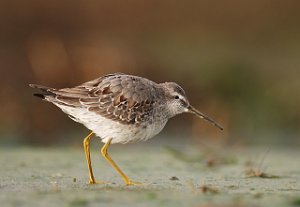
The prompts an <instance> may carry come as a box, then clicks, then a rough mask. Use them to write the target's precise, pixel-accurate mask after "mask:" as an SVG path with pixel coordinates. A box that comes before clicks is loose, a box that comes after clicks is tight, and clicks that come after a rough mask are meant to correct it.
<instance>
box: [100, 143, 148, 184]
mask: <svg viewBox="0 0 300 207" xmlns="http://www.w3.org/2000/svg"><path fill="white" fill-rule="evenodd" d="M111 140H112V139H109V140H108V142H107V143H105V144H104V146H103V147H102V148H101V154H102V156H103V157H104V158H105V159H106V160H107V162H108V163H109V164H110V165H111V166H112V167H113V168H114V169H115V170H116V171H117V173H119V175H120V176H121V177H122V178H123V180H124V182H125V184H126V185H141V184H142V183H140V182H133V181H132V180H130V179H129V178H128V177H127V176H126V175H125V174H124V173H123V172H122V170H121V169H120V168H119V167H118V166H117V165H116V163H115V162H114V161H113V160H112V159H111V157H110V156H109V155H108V152H107V149H108V147H109V145H110V143H111Z"/></svg>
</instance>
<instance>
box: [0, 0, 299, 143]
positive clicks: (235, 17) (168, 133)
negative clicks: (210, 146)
mask: <svg viewBox="0 0 300 207" xmlns="http://www.w3.org/2000/svg"><path fill="white" fill-rule="evenodd" d="M299 11H300V2H299V1H296V0H294V1H293V0H287V1H279V0H273V1H269V0H252V1H240V0H231V1H214V0H213V1H211V0H210V1H208V0H203V1H197V0H186V1H168V0H167V1H158V0H153V1H139V0H129V1H121V0H119V1H104V0H100V1H92V0H88V1H83V0H78V1H70V0H63V1H61V0H44V1H38V0H27V1H21V0H19V1H18V0H9V1H8V0H2V1H0V71H1V73H0V74H1V76H0V106H1V107H0V114H1V116H0V143H2V144H3V145H24V144H25V145H26V144H33V145H55V144H57V143H68V144H70V143H71V144H74V145H81V138H83V136H84V135H86V134H87V133H88V131H87V130H86V129H85V128H84V127H83V126H79V125H78V124H76V123H75V122H73V121H72V120H70V119H69V118H68V117H67V116H66V115H65V114H63V113H62V112H61V111H60V110H59V109H57V108H56V107H55V106H53V105H51V104H49V103H46V102H42V101H40V100H39V99H36V98H34V97H33V96H32V92H33V91H32V90H31V88H29V87H28V84H29V83H38V84H41V85H47V86H51V87H56V88H60V87H70V86H75V85H78V84H81V83H83V82H85V81H88V80H91V79H94V78H96V77H99V76H102V75H105V74H108V73H114V72H124V73H128V74H134V75H139V76H144V77H147V78H149V79H151V80H154V81H156V82H164V81H175V82H177V83H179V84H180V85H182V87H183V88H184V89H185V91H186V93H187V95H188V96H189V97H190V102H191V103H193V105H195V107H196V108H198V109H199V110H200V111H202V112H204V113H206V114H208V115H209V116H211V117H213V118H214V119H215V120H217V121H218V122H219V123H221V124H222V125H223V126H224V127H225V131H224V132H222V133H221V132H220V131H219V130H217V129H216V128H214V127H212V126H211V125H209V124H208V123H206V122H204V121H203V120H199V119H197V118H196V117H194V116H192V115H188V114H186V115H181V116H178V117H176V118H174V119H172V120H170V122H169V123H168V125H167V127H166V129H165V130H164V131H163V133H162V134H161V135H160V136H164V137H166V138H165V141H168V140H174V137H178V138H179V139H182V140H188V141H190V142H192V143H195V144H197V143H202V142H204V141H208V140H209V141H213V142H214V143H218V144H221V145H227V144H231V145H233V144H272V145H273V144H280V145H282V144H284V145H298V146H299V145H300V137H299V136H300V130H299V124H300V107H299V106H300V93H299V92H300V90H299V89H300V81H299V78H300V12H299Z"/></svg>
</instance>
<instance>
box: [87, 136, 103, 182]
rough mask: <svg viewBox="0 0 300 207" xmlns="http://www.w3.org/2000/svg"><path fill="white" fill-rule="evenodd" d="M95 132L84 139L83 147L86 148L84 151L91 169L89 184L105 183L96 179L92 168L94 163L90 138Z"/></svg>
mask: <svg viewBox="0 0 300 207" xmlns="http://www.w3.org/2000/svg"><path fill="white" fill-rule="evenodd" d="M93 135H94V133H93V132H91V133H90V134H89V135H88V136H87V137H86V138H84V140H83V148H84V153H85V157H86V161H87V165H88V170H89V176H90V179H89V184H104V183H105V182H102V181H96V180H95V178H94V175H93V169H92V163H91V154H90V140H91V138H92V137H93Z"/></svg>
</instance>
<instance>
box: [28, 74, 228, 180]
mask: <svg viewBox="0 0 300 207" xmlns="http://www.w3.org/2000/svg"><path fill="white" fill-rule="evenodd" d="M30 87H32V88H36V89H38V90H39V92H38V93H35V94H34V95H35V96H37V97H40V98H42V99H44V100H46V101H49V102H51V103H53V104H54V105H56V106H57V107H59V108H60V109H61V110H62V111H63V112H65V113H66V114H68V115H69V117H70V118H71V119H73V120H74V121H76V122H79V123H81V124H83V125H84V126H86V127H87V128H88V129H89V130H91V133H90V134H89V135H88V136H87V137H86V138H84V140H83V147H84V151H85V155H86V160H87V164H88V170H89V183H90V184H96V183H99V184H100V183H104V182H101V181H96V180H95V178H94V175H93V170H92V165H91V158H90V140H91V138H92V137H93V135H96V136H97V137H100V139H101V141H102V142H103V143H104V146H103V147H102V148H101V154H102V156H103V157H104V158H105V159H106V160H107V161H108V163H109V164H110V165H111V166H112V167H113V168H114V169H115V170H116V171H117V172H118V173H119V174H120V176H121V177H122V178H123V180H124V182H125V184H126V185H138V184H141V183H139V182H134V181H132V180H131V179H130V178H129V177H127V176H126V175H125V174H124V173H123V172H122V171H121V169H120V168H119V167H118V166H117V165H116V163H115V162H114V161H113V160H112V158H111V157H110V156H109V154H108V147H109V146H110V144H115V143H121V144H126V143H130V142H137V141H146V140H148V139H150V138H152V137H153V136H155V135H157V134H158V133H159V132H160V131H161V130H162V129H163V128H164V126H165V124H166V123H167V121H168V120H169V119H170V118H172V117H174V116H176V115H178V114H181V113H185V112H188V113H193V114H195V115H197V116H198V117H200V118H202V119H204V120H206V121H208V122H210V123H212V124H213V125H214V126H216V127H217V128H219V129H221V130H223V128H222V127H221V126H220V125H219V124H217V123H216V122H215V121H214V120H212V119H211V118H209V117H208V116H206V115H205V114H203V113H201V112H199V111H198V110H196V109H195V108H194V107H193V106H191V105H190V103H189V101H188V99H187V97H186V94H185V92H184V90H183V89H182V88H181V87H180V86H179V85H178V84H176V83H174V82H166V83H155V82H153V81H151V80H148V79H146V78H142V77H138V76H133V75H126V74H123V73H115V74H109V75H106V76H103V77H100V78H97V79H95V80H91V81H88V82H86V83H83V84H81V85H79V86H76V87H73V88H63V89H54V88H50V87H46V86H41V85H36V84H30Z"/></svg>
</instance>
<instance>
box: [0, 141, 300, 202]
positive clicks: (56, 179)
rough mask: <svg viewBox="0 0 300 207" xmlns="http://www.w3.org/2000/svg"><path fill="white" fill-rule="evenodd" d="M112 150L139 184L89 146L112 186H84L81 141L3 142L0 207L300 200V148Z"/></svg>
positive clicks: (100, 176)
mask: <svg viewBox="0 0 300 207" xmlns="http://www.w3.org/2000/svg"><path fill="white" fill-rule="evenodd" d="M109 152H110V154H111V156H112V157H113V158H114V159H115V161H116V162H117V163H118V164H119V166H120V167H121V168H122V169H123V170H124V172H126V174H127V175H128V176H129V177H131V178H132V179H133V180H136V181H141V182H143V183H144V185H142V186H125V185H124V183H123V181H122V179H121V178H120V177H119V176H118V175H117V174H116V173H115V171H113V169H112V168H111V167H110V166H109V165H108V164H107V163H106V162H105V161H104V159H103V158H102V157H101V156H100V151H99V150H96V149H94V148H93V150H92V160H93V166H94V174H95V177H96V178H98V179H99V180H104V181H108V182H112V183H111V184H106V185H88V184H87V180H88V172H87V167H86V161H85V157H84V154H83V150H82V149H81V148H79V147H75V148H71V147H67V148H5V149H4V148H1V149H0V203H1V205H0V206H1V207H4V206H75V207H79V206H100V205H99V204H105V206H196V207H204V206H205V207H210V206H224V207H230V206H272V207H276V206H280V207H282V206H300V150H296V149H294V150H292V149H286V148H279V149H278V148H277V149H270V150H269V151H268V150H267V149H264V148H259V149H258V148H251V149H227V150H223V151H222V152H216V151H213V150H199V149H195V148H193V147H188V146H186V147H184V149H176V148H170V147H165V146H156V145H155V146H146V147H144V145H137V146H136V147H135V146H134V145H131V146H130V147H124V146H120V145H119V146H117V145H116V146H113V147H112V148H111V149H110V151H109ZM264 157H265V158H264ZM261 162H262V163H261ZM246 171H247V172H246Z"/></svg>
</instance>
